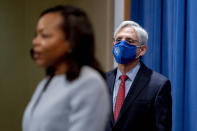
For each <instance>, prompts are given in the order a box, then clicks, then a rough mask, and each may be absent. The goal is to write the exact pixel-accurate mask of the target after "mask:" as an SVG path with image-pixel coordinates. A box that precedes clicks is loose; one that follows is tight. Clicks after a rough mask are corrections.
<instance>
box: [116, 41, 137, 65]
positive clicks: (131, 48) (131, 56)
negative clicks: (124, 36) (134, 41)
mask: <svg viewBox="0 0 197 131" xmlns="http://www.w3.org/2000/svg"><path fill="white" fill-rule="evenodd" d="M136 49H137V46H135V45H131V44H129V43H128V42H127V41H124V40H122V41H120V42H118V43H116V44H114V47H113V51H112V52H113V55H114V57H115V60H116V62H117V63H119V64H127V63H129V62H131V61H133V60H135V59H136Z"/></svg>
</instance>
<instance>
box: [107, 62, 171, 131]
mask: <svg viewBox="0 0 197 131" xmlns="http://www.w3.org/2000/svg"><path fill="white" fill-rule="evenodd" d="M116 72H117V68H116V69H114V70H112V71H110V72H107V73H106V81H107V84H108V87H109V89H110V92H111V107H112V103H113V102H112V98H113V88H114V83H115V77H116ZM171 127H172V98H171V85H170V81H169V80H168V79H167V78H166V77H164V76H162V75H161V74H159V73H157V72H154V71H152V70H150V69H148V68H147V67H146V66H145V65H144V64H143V63H142V62H141V67H140V69H139V71H138V73H137V75H136V77H135V80H134V82H133V84H132V85H131V88H130V90H129V92H128V94H127V96H126V98H125V100H124V103H123V106H122V108H121V110H120V113H119V116H118V119H117V121H116V122H114V118H113V111H112V109H111V116H110V120H109V122H108V123H107V128H106V131H171Z"/></svg>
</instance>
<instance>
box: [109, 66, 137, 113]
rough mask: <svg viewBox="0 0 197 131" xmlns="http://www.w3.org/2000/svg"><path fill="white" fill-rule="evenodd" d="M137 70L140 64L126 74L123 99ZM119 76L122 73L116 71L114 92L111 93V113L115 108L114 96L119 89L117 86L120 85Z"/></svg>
mask: <svg viewBox="0 0 197 131" xmlns="http://www.w3.org/2000/svg"><path fill="white" fill-rule="evenodd" d="M139 69H140V63H138V64H137V65H136V66H135V67H134V68H133V69H132V70H130V71H129V72H127V73H126V75H127V76H128V79H127V80H126V81H125V98H126V96H127V94H128V92H129V90H130V88H131V85H132V83H133V81H134V79H135V77H136V74H137V72H138V71H139ZM121 75H122V73H121V72H120V70H119V69H117V73H116V80H115V84H114V91H113V111H114V108H115V103H116V96H117V94H118V89H119V86H120V83H121V79H120V76H121Z"/></svg>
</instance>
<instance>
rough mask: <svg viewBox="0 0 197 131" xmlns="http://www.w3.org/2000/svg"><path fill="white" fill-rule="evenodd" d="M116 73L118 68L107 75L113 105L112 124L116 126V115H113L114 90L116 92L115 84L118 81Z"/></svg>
mask: <svg viewBox="0 0 197 131" xmlns="http://www.w3.org/2000/svg"><path fill="white" fill-rule="evenodd" d="M116 72H117V68H116V69H114V70H112V71H110V72H108V73H107V74H106V75H107V76H106V78H107V79H106V80H107V85H108V87H109V89H110V104H111V107H112V108H111V111H110V113H111V115H110V116H111V118H110V119H111V124H112V125H114V115H113V90H114V84H115V79H116Z"/></svg>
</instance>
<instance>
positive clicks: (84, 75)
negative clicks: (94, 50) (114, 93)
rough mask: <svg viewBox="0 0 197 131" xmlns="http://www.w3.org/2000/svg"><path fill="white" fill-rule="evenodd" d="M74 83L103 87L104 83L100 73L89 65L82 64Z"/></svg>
mask: <svg viewBox="0 0 197 131" xmlns="http://www.w3.org/2000/svg"><path fill="white" fill-rule="evenodd" d="M75 82H76V83H79V84H80V85H81V86H82V85H87V86H93V87H95V88H96V87H100V88H105V87H106V83H105V80H104V79H103V77H102V76H101V74H100V73H99V72H98V71H96V70H95V69H93V68H92V67H90V66H83V67H82V68H81V72H80V75H79V77H78V78H77V79H76V80H75Z"/></svg>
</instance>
